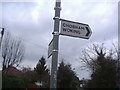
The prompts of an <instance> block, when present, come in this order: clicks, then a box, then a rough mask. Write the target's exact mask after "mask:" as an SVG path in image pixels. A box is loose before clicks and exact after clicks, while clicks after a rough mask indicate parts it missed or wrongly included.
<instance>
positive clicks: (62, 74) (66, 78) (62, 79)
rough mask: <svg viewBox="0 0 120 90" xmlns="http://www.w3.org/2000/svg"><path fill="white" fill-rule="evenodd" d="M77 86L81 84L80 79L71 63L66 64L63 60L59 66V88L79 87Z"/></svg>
mask: <svg viewBox="0 0 120 90" xmlns="http://www.w3.org/2000/svg"><path fill="white" fill-rule="evenodd" d="M77 86H79V79H78V77H77V76H76V74H75V72H74V71H73V70H72V69H71V65H69V64H67V65H66V64H65V63H64V62H63V61H62V62H61V63H60V66H59V68H58V88H77Z"/></svg>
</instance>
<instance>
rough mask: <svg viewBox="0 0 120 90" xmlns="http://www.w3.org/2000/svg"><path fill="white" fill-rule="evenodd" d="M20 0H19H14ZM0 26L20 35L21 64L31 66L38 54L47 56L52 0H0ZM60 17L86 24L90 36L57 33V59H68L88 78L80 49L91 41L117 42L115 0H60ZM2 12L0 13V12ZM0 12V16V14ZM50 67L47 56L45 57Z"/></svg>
mask: <svg viewBox="0 0 120 90" xmlns="http://www.w3.org/2000/svg"><path fill="white" fill-rule="evenodd" d="M18 1H21V0H18ZM0 5H2V11H1V12H0V27H4V28H5V30H6V31H9V32H11V34H12V35H14V36H17V37H20V38H22V40H23V42H24V44H25V47H26V53H25V58H24V61H23V62H22V64H21V66H26V67H27V66H30V67H32V68H34V67H35V65H36V64H37V62H38V60H39V58H41V56H44V57H45V58H46V59H47V52H48V50H47V49H48V44H49V42H50V41H51V39H52V32H53V26H54V21H53V18H54V12H55V11H54V7H55V0H36V1H35V2H33V1H31V2H30V1H29V2H13V1H12V0H9V2H4V1H2V2H0ZM61 8H62V10H61V18H62V19H67V20H70V21H76V22H80V23H85V24H89V26H90V28H91V30H92V32H93V33H92V35H91V37H90V39H82V38H74V37H68V36H60V38H59V62H60V61H61V60H62V59H64V61H65V62H66V63H70V64H71V65H72V67H73V68H75V71H76V73H77V75H78V76H79V78H80V79H81V78H83V77H84V78H88V77H89V74H87V71H85V70H81V69H80V67H81V66H82V64H81V63H80V62H81V61H80V59H79V57H80V56H81V51H82V50H83V49H85V48H86V47H87V46H89V45H91V44H93V43H103V42H104V43H105V46H106V47H107V48H111V47H112V43H115V44H117V42H118V0H99V1H98V0H61ZM1 13H2V14H1ZM1 15H2V16H1ZM47 64H48V67H49V68H50V64H51V58H49V59H47Z"/></svg>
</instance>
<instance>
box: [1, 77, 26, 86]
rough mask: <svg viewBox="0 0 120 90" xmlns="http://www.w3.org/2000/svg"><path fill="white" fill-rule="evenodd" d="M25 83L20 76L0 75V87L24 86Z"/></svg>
mask: <svg viewBox="0 0 120 90" xmlns="http://www.w3.org/2000/svg"><path fill="white" fill-rule="evenodd" d="M25 86H26V84H25V82H24V80H23V79H22V78H19V77H15V76H8V75H3V76H2V88H25Z"/></svg>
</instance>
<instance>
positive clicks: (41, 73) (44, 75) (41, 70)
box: [34, 57, 49, 86]
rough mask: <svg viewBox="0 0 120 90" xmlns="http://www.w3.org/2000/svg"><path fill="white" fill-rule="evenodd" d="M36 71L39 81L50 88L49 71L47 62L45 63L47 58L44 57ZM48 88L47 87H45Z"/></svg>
mask: <svg viewBox="0 0 120 90" xmlns="http://www.w3.org/2000/svg"><path fill="white" fill-rule="evenodd" d="M34 70H35V71H36V72H37V74H38V76H37V78H38V81H39V82H42V83H44V85H45V84H47V86H49V85H48V84H49V74H48V71H49V70H48V69H47V66H46V61H45V58H44V57H42V58H41V59H40V60H39V62H38V64H37V65H36V68H34ZM45 86H46V85H45Z"/></svg>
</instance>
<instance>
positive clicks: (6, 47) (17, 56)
mask: <svg viewBox="0 0 120 90" xmlns="http://www.w3.org/2000/svg"><path fill="white" fill-rule="evenodd" d="M24 52H25V48H24V45H23V43H22V41H21V39H18V38H13V37H12V36H11V34H10V33H6V34H5V36H4V39H3V43H2V57H3V61H2V70H5V69H6V68H8V67H11V66H14V67H17V66H19V64H20V62H21V61H22V59H23V56H24Z"/></svg>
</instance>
